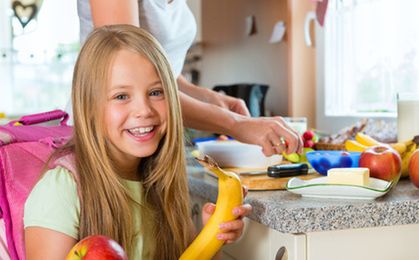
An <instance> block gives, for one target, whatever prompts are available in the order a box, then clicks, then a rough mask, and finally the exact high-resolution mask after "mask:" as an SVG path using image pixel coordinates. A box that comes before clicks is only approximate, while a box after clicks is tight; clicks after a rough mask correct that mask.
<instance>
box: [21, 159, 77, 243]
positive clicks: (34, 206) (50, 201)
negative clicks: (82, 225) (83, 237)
mask: <svg viewBox="0 0 419 260" xmlns="http://www.w3.org/2000/svg"><path fill="white" fill-rule="evenodd" d="M79 217H80V200H79V197H78V194H77V185H76V181H75V179H74V178H73V174H72V173H71V172H70V171H69V170H68V169H66V168H64V167H62V166H57V167H55V168H53V169H51V170H48V171H47V172H45V174H44V175H43V176H42V178H41V179H40V180H39V181H38V183H37V184H36V185H35V187H34V188H33V189H32V191H31V193H30V194H29V196H28V198H27V200H26V202H25V206H24V226H25V228H26V227H30V226H37V227H43V228H49V229H52V230H55V231H59V232H62V233H64V234H67V235H69V236H71V237H73V238H76V239H78V225H79Z"/></svg>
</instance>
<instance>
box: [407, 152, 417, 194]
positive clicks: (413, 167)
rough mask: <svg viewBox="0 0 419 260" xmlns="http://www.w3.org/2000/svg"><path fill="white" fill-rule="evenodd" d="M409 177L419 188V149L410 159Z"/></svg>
mask: <svg viewBox="0 0 419 260" xmlns="http://www.w3.org/2000/svg"><path fill="white" fill-rule="evenodd" d="M409 176H410V180H411V181H412V182H413V184H414V185H415V186H416V187H418V188H419V149H416V151H414V152H413V154H412V156H411V157H410V161H409Z"/></svg>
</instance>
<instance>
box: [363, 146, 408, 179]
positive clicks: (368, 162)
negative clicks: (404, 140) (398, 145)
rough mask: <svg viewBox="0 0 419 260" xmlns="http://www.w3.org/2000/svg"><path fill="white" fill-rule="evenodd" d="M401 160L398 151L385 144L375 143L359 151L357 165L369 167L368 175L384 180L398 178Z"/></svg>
mask: <svg viewBox="0 0 419 260" xmlns="http://www.w3.org/2000/svg"><path fill="white" fill-rule="evenodd" d="M401 164H402V160H401V158H400V155H399V153H398V152H397V151H396V150H394V149H392V148H391V147H390V146H387V145H376V146H371V147H369V148H367V149H366V150H365V151H364V152H362V153H361V157H360V158H359V167H366V168H369V169H370V176H371V177H374V178H377V179H382V180H386V181H392V180H396V181H397V180H398V179H399V178H400V174H401Z"/></svg>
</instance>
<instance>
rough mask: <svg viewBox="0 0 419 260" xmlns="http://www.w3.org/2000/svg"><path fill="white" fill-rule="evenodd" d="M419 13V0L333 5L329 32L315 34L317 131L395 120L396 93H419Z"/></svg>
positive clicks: (349, 0)
mask: <svg viewBox="0 0 419 260" xmlns="http://www.w3.org/2000/svg"><path fill="white" fill-rule="evenodd" d="M418 10H419V1H417V0H399V1H393V0H329V6H328V10H327V13H326V20H325V27H324V28H323V29H320V30H319V28H318V29H317V30H316V34H317V33H319V32H320V33H319V34H320V35H316V36H317V37H321V39H320V40H319V43H320V44H321V45H322V46H320V47H318V57H319V59H318V60H319V61H318V65H319V66H318V67H319V71H318V72H319V73H318V79H319V81H318V86H319V88H320V89H321V90H320V91H319V92H318V94H319V97H318V103H321V104H320V105H318V119H319V120H318V122H317V124H318V125H319V124H320V126H317V127H322V126H324V125H330V124H331V123H332V122H333V124H334V125H335V126H334V127H328V128H329V129H334V130H333V131H335V130H336V129H340V128H341V127H343V126H345V125H346V126H347V125H348V124H350V122H354V121H356V120H359V118H361V117H378V118H387V120H391V119H393V120H394V118H395V117H396V112H397V106H396V94H397V92H407V91H409V92H413V91H419V78H418V77H419V57H418V56H419V26H418V25H419V15H418V12H417V11H418ZM328 118H329V119H330V118H333V121H328V120H327V119H328Z"/></svg>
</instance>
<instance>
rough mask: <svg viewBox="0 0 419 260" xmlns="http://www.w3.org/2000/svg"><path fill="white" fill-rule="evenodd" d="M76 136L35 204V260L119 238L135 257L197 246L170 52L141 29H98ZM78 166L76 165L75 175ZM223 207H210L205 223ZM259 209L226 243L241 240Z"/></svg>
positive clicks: (81, 74) (30, 227) (29, 225)
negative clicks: (89, 239) (90, 239)
mask: <svg viewBox="0 0 419 260" xmlns="http://www.w3.org/2000/svg"><path fill="white" fill-rule="evenodd" d="M72 102H73V111H74V135H73V138H72V139H71V140H70V142H69V143H68V144H67V145H65V146H64V147H63V148H61V149H59V150H58V151H57V152H56V153H55V154H54V155H53V157H52V159H53V160H57V159H58V160H61V161H63V160H64V161H67V162H71V163H73V165H72V166H73V168H74V169H75V170H72V171H71V168H72V167H61V166H57V167H55V168H54V169H51V170H49V171H47V172H46V173H45V174H44V175H43V177H42V178H41V180H40V181H39V182H38V183H37V185H36V186H35V187H34V189H33V190H32V192H31V194H30V196H29V198H28V199H27V201H26V204H25V214H24V224H25V245H26V255H27V259H28V260H32V259H64V258H65V256H66V255H67V253H68V252H69V250H70V249H71V247H72V246H73V245H74V244H75V243H76V242H77V241H78V240H80V239H82V238H84V237H86V236H89V235H95V234H102V235H106V236H109V237H111V238H113V239H114V240H116V241H117V242H119V243H120V244H121V245H122V246H123V247H124V248H125V250H126V252H127V254H128V256H129V259H177V258H178V257H179V256H180V255H181V253H182V252H183V251H184V250H185V248H186V247H187V246H188V244H190V242H191V241H192V240H193V237H194V235H195V234H194V232H193V227H192V222H191V219H190V214H189V213H190V210H189V197H188V186H187V176H186V167H185V154H184V148H183V132H182V128H183V125H182V118H181V113H180V105H179V98H178V92H177V88H176V83H175V80H174V78H173V76H172V73H171V70H170V65H169V64H168V62H167V60H166V58H165V56H164V54H163V52H162V50H161V47H160V46H159V45H158V43H157V42H156V40H155V39H154V38H153V37H152V36H150V35H149V34H148V33H146V32H145V31H143V30H142V29H139V28H138V27H135V26H130V25H113V26H106V27H102V28H99V29H97V30H95V31H94V32H93V33H92V34H91V35H90V37H89V39H88V40H87V42H86V43H85V44H84V46H83V48H82V50H81V52H80V55H79V58H78V60H77V63H76V67H75V71H74V79H73V90H72ZM69 168H70V169H69ZM213 211H214V205H213V204H208V205H206V206H205V207H204V210H203V221H204V223H205V221H206V220H207V219H208V217H209V215H211V214H212V213H213ZM250 211H251V207H250V205H242V206H240V207H237V208H235V209H234V211H233V212H234V213H235V214H236V215H237V216H238V217H239V219H237V220H235V221H231V222H227V223H225V225H223V226H224V227H223V229H222V233H220V234H218V236H217V237H218V238H219V239H221V240H225V241H227V242H232V241H235V240H237V239H238V238H239V237H240V235H241V232H242V229H243V221H242V220H241V217H242V216H245V215H247V214H249V213H250Z"/></svg>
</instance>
